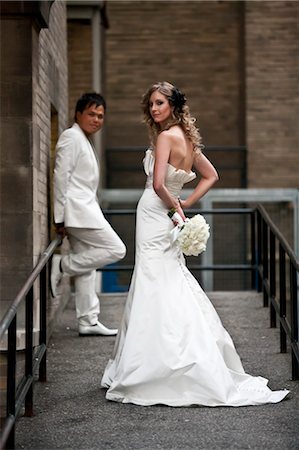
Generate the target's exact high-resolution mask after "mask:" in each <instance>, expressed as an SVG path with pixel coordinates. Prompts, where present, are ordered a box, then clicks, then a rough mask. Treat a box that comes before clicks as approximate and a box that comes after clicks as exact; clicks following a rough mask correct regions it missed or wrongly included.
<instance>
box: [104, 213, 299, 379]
mask: <svg viewBox="0 0 299 450" xmlns="http://www.w3.org/2000/svg"><path fill="white" fill-rule="evenodd" d="M104 213H105V214H106V215H107V216H117V215H132V214H135V213H136V210H135V209H111V210H105V211H104ZM197 213H201V214H204V215H209V214H211V215H217V214H218V215H219V214H240V215H244V214H247V215H248V214H249V215H250V232H249V233H248V237H249V238H250V245H249V246H248V248H250V254H249V260H250V262H245V263H244V264H209V265H206V264H188V268H189V269H190V270H199V271H235V270H238V271H250V272H251V287H252V288H253V289H256V290H257V291H259V292H261V291H263V304H264V306H265V307H267V306H269V300H270V326H271V327H276V318H277V317H279V322H280V351H281V352H282V353H285V352H286V351H287V339H289V342H290V347H291V357H292V379H294V380H297V379H299V370H298V362H299V348H298V303H297V301H298V289H299V286H298V277H299V275H298V270H299V269H298V268H299V262H298V258H297V257H296V255H295V253H294V252H293V250H292V249H291V247H290V245H289V244H288V243H287V241H286V240H285V238H284V237H283V235H282V234H281V232H280V231H279V230H278V228H277V227H276V226H275V224H274V223H273V221H272V220H271V219H270V217H269V215H268V214H267V212H266V211H265V209H264V208H263V206H261V205H259V206H257V207H256V208H254V209H252V208H231V209H212V210H198V209H189V210H186V215H192V214H197ZM276 245H278V246H279V252H278V255H277V251H276V250H277V249H276ZM286 257H288V258H289V280H288V282H287V271H286ZM277 258H278V261H279V278H278V279H277V276H276V265H277ZM133 267H134V265H133V264H117V265H113V266H112V267H109V266H108V267H105V268H103V269H101V270H102V271H132V270H133ZM277 281H278V285H279V288H278V289H277V286H276V285H277ZM277 291H278V292H277ZM287 304H288V305H289V310H290V313H289V317H287Z"/></svg>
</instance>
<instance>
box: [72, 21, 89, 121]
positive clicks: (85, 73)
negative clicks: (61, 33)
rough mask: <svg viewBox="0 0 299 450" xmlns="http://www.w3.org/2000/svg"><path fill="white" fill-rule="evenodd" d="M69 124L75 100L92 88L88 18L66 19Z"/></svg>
mask: <svg viewBox="0 0 299 450" xmlns="http://www.w3.org/2000/svg"><path fill="white" fill-rule="evenodd" d="M67 29H68V66H69V124H70V125H71V124H72V123H73V118H74V109H75V105H76V101H77V100H78V98H79V97H80V96H81V95H82V94H83V93H84V92H90V91H91V90H92V28H91V22H90V21H89V20H68V23H67Z"/></svg>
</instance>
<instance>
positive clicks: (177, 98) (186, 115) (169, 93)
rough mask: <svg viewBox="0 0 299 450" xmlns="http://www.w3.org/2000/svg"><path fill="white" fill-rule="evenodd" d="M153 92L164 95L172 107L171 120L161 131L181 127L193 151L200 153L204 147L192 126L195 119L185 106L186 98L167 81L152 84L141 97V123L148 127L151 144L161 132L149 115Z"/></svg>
mask: <svg viewBox="0 0 299 450" xmlns="http://www.w3.org/2000/svg"><path fill="white" fill-rule="evenodd" d="M155 91H159V92H160V93H161V94H163V95H165V97H166V98H167V99H168V101H169V104H170V105H171V106H173V107H174V109H173V113H172V118H171V119H170V121H169V123H168V124H167V126H166V127H164V128H163V129H164V130H165V129H169V128H170V127H172V126H173V125H179V126H181V127H182V129H183V131H184V132H185V134H186V136H187V138H188V139H190V141H191V142H192V144H193V148H194V151H196V152H200V151H201V149H202V148H203V147H204V146H203V145H202V144H201V136H200V134H199V131H198V129H197V128H196V126H195V125H194V123H195V121H196V119H195V117H192V116H191V114H190V111H189V106H187V105H186V97H185V95H184V94H183V93H182V92H180V91H179V89H178V88H177V87H175V86H173V85H172V84H171V83H168V82H167V81H161V82H158V83H155V84H153V85H152V86H151V87H150V88H149V89H148V90H147V91H146V92H145V94H144V95H143V97H142V101H141V106H142V110H143V114H144V117H143V122H144V123H146V125H147V127H148V131H149V137H150V141H151V144H152V145H155V143H156V140H157V136H158V134H159V133H160V132H161V131H162V130H161V128H160V125H159V124H157V123H155V121H154V120H153V118H152V116H151V113H150V105H149V102H150V97H151V95H152V93H153V92H155Z"/></svg>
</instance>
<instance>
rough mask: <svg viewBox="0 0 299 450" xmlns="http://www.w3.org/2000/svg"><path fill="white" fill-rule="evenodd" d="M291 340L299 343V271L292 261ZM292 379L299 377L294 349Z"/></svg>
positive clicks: (298, 365) (298, 366)
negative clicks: (298, 271)
mask: <svg viewBox="0 0 299 450" xmlns="http://www.w3.org/2000/svg"><path fill="white" fill-rule="evenodd" d="M290 300H291V340H292V343H293V344H296V345H298V305H297V300H298V297H297V271H296V269H295V267H294V266H293V264H292V263H291V261H290ZM292 379H293V380H298V379H299V364H298V360H297V358H296V355H295V353H294V351H293V350H292Z"/></svg>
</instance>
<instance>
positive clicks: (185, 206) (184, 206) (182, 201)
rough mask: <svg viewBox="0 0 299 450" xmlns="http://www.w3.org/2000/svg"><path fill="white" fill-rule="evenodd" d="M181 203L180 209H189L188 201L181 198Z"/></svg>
mask: <svg viewBox="0 0 299 450" xmlns="http://www.w3.org/2000/svg"><path fill="white" fill-rule="evenodd" d="M179 203H180V207H181V209H182V210H183V209H188V205H187V202H186V200H181V199H180V198H179Z"/></svg>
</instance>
